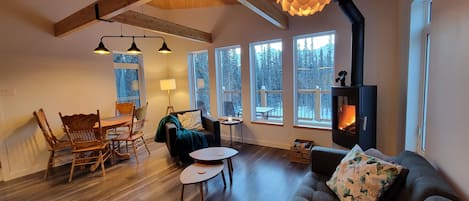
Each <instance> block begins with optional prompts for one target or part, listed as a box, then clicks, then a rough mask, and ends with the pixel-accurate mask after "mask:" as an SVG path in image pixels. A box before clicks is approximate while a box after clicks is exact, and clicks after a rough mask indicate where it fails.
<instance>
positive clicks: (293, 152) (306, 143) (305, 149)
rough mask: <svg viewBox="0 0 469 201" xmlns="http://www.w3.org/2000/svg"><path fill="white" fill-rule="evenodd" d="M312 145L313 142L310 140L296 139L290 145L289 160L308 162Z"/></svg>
mask: <svg viewBox="0 0 469 201" xmlns="http://www.w3.org/2000/svg"><path fill="white" fill-rule="evenodd" d="M313 146H314V142H313V141H311V140H301V139H296V140H295V141H294V142H293V144H292V146H291V147H290V161H291V162H294V163H302V164H309V162H310V159H311V149H312V148H313Z"/></svg>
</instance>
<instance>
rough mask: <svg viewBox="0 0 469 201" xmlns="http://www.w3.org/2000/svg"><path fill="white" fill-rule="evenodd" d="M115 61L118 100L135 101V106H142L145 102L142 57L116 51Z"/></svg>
mask: <svg viewBox="0 0 469 201" xmlns="http://www.w3.org/2000/svg"><path fill="white" fill-rule="evenodd" d="M113 61H114V75H115V78H116V90H117V102H134V104H135V107H140V105H141V103H142V102H145V99H144V96H143V95H142V91H145V90H144V88H143V86H144V85H143V76H142V75H143V72H142V71H143V68H142V66H141V65H140V64H141V59H140V58H139V56H138V55H127V54H120V53H114V54H113Z"/></svg>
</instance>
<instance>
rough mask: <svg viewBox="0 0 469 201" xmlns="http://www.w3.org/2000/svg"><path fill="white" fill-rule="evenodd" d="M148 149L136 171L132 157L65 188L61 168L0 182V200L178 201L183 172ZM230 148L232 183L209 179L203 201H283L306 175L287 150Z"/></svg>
mask: <svg viewBox="0 0 469 201" xmlns="http://www.w3.org/2000/svg"><path fill="white" fill-rule="evenodd" d="M224 144H225V145H227V143H225V142H224ZM149 147H150V150H151V152H152V153H151V155H150V156H148V155H147V153H146V152H145V151H144V150H141V151H140V153H139V160H140V165H139V166H137V165H136V162H135V160H134V159H133V158H131V159H130V160H125V161H116V162H115V163H114V164H113V165H111V164H108V165H107V166H106V176H104V177H101V172H100V171H96V172H93V173H91V172H89V169H85V170H79V169H78V170H76V171H75V175H74V178H73V181H72V182H71V183H67V179H68V174H69V170H70V169H69V168H70V166H69V165H64V166H61V167H56V168H54V169H52V171H51V172H50V176H49V178H48V179H47V180H44V179H43V178H42V176H43V172H39V173H35V174H32V175H28V176H25V177H22V178H18V179H15V180H11V181H8V182H0V200H1V201H7V200H14V201H17V200H18V201H24V200H34V201H36V200H47V201H52V200H60V201H64V200H67V201H68V200H86V201H89V200H93V201H94V200H122V201H127V200H132V201H133V200H145V201H147V200H148V201H150V200H155V201H174V200H180V193H181V188H182V186H181V183H180V182H179V174H180V173H181V171H182V170H183V169H184V167H181V166H179V165H178V164H177V163H175V162H174V161H173V160H171V158H170V157H169V153H168V151H167V149H166V147H165V145H164V144H163V143H153V142H150V144H149ZM234 148H236V149H238V150H239V154H238V155H237V156H235V157H234V158H233V167H234V174H233V184H232V185H230V183H229V179H228V174H225V176H226V179H227V187H226V189H225V188H223V181H222V179H221V177H220V176H217V177H215V178H213V179H211V180H209V181H208V182H207V184H206V185H205V187H206V188H205V189H206V190H205V200H212V201H218V200H223V201H264V200H266V201H286V200H289V199H290V197H291V196H292V194H293V193H294V191H295V189H296V188H297V187H298V185H299V182H300V181H301V178H302V177H303V175H304V174H306V172H307V171H309V167H308V166H307V165H301V164H296V163H290V162H289V161H288V151H287V150H281V149H275V148H269V147H261V146H256V145H248V144H235V145H234ZM225 172H227V169H226V167H225ZM184 200H186V201H188V200H191V201H198V200H200V193H199V186H198V185H189V186H186V188H185V190H184Z"/></svg>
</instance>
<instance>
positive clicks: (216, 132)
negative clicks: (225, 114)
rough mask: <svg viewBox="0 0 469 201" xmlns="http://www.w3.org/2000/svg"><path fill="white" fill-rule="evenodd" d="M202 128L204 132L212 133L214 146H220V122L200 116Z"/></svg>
mask: <svg viewBox="0 0 469 201" xmlns="http://www.w3.org/2000/svg"><path fill="white" fill-rule="evenodd" d="M202 126H203V127H204V129H205V130H207V131H209V132H211V133H213V137H214V140H215V146H220V145H221V139H220V121H218V120H216V119H214V118H211V117H206V116H202Z"/></svg>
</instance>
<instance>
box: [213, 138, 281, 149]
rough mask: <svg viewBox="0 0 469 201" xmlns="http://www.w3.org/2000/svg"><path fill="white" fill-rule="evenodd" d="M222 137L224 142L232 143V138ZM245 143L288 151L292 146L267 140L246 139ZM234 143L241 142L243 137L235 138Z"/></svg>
mask: <svg viewBox="0 0 469 201" xmlns="http://www.w3.org/2000/svg"><path fill="white" fill-rule="evenodd" d="M220 137H221V139H223V140H226V141H230V136H228V135H221V136H220ZM243 141H244V143H246V144H254V145H259V146H264V147H273V148H279V149H287V150H288V149H290V144H280V143H277V142H272V141H267V140H257V139H252V138H244V139H243ZM233 142H241V137H239V136H233Z"/></svg>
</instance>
